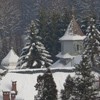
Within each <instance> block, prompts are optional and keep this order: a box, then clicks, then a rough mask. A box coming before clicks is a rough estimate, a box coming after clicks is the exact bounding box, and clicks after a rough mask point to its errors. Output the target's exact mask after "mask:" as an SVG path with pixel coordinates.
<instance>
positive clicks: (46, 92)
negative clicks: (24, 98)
mask: <svg viewBox="0 0 100 100" xmlns="http://www.w3.org/2000/svg"><path fill="white" fill-rule="evenodd" d="M37 84H39V85H37ZM37 84H36V86H35V87H36V89H37V90H38V94H37V95H36V96H35V100H57V89H56V84H55V82H54V79H53V76H52V73H51V71H50V69H47V70H46V72H45V73H44V74H43V76H42V80H40V82H39V81H37ZM37 87H39V89H38V88H37ZM40 87H41V88H40ZM41 91H42V92H41ZM39 93H40V94H39Z"/></svg>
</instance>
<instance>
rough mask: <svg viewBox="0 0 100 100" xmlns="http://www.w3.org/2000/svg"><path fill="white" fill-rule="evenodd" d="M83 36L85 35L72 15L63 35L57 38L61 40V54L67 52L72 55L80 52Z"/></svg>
mask: <svg viewBox="0 0 100 100" xmlns="http://www.w3.org/2000/svg"><path fill="white" fill-rule="evenodd" d="M84 38H85V36H84V34H83V33H82V31H81V29H80V27H79V25H78V23H77V22H76V20H75V18H74V16H73V18H72V20H71V22H70V24H69V26H68V28H67V31H66V32H65V34H64V36H62V37H61V38H60V39H59V40H60V42H61V54H62V55H64V54H66V53H69V54H70V55H73V56H75V55H78V54H81V53H82V51H83V40H84Z"/></svg>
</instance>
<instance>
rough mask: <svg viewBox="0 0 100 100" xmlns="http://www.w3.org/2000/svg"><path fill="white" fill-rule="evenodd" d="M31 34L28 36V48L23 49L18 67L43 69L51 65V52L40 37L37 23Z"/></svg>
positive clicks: (33, 24) (33, 26) (32, 27)
mask: <svg viewBox="0 0 100 100" xmlns="http://www.w3.org/2000/svg"><path fill="white" fill-rule="evenodd" d="M30 30H31V32H30V35H29V36H28V39H27V43H26V46H25V47H24V48H23V50H22V53H21V56H20V58H19V61H18V64H17V66H19V68H41V67H48V66H50V65H51V63H52V60H51V59H50V57H51V56H50V55H49V52H48V51H47V50H46V49H45V47H44V45H43V44H42V42H41V37H40V36H38V29H37V27H36V25H35V23H34V22H33V23H32V26H31V28H30Z"/></svg>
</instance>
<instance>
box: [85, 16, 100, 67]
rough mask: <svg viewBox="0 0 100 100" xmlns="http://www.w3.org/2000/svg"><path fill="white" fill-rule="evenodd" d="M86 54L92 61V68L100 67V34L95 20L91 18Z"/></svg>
mask: <svg viewBox="0 0 100 100" xmlns="http://www.w3.org/2000/svg"><path fill="white" fill-rule="evenodd" d="M84 46H85V52H84V53H85V54H86V55H87V57H88V58H89V59H90V63H91V65H92V67H94V68H95V67H97V66H99V65H100V32H99V31H98V29H97V28H96V26H95V20H94V19H93V18H91V20H90V24H89V26H88V29H87V33H86V39H85V41H84Z"/></svg>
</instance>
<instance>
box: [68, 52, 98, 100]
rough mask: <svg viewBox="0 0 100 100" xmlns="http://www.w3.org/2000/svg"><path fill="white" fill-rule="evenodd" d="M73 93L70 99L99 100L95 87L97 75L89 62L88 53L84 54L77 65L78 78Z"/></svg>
mask: <svg viewBox="0 0 100 100" xmlns="http://www.w3.org/2000/svg"><path fill="white" fill-rule="evenodd" d="M74 82H75V87H74V88H73V93H72V94H73V95H72V97H71V99H69V100H97V98H96V97H97V89H96V88H95V87H94V83H95V76H94V74H92V67H91V64H89V59H88V55H85V54H84V55H83V56H82V61H81V62H80V64H79V65H77V66H76V78H75V80H74Z"/></svg>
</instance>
